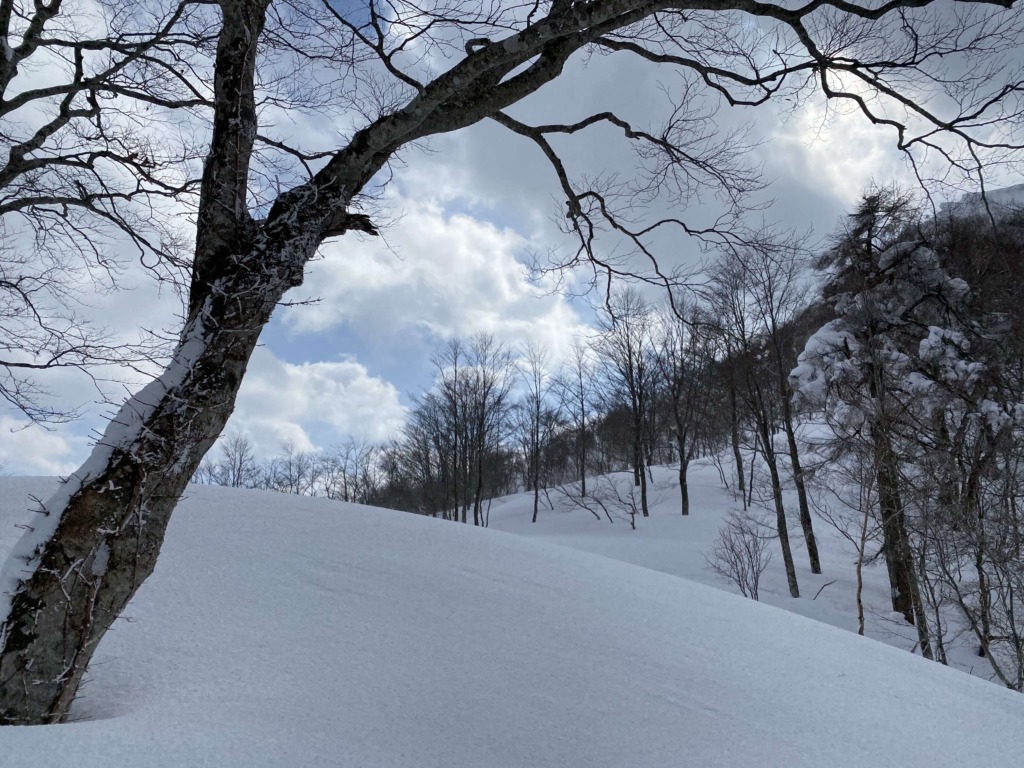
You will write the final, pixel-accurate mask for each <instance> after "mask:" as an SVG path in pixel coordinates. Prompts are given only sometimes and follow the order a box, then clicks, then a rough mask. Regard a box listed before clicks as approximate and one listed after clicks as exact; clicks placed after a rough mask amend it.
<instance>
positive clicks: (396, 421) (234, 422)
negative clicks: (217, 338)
mask: <svg viewBox="0 0 1024 768" xmlns="http://www.w3.org/2000/svg"><path fill="white" fill-rule="evenodd" d="M404 418H405V409H404V408H403V406H402V405H401V404H400V403H399V401H398V390H397V389H395V387H394V386H392V385H391V384H390V383H388V382H386V381H384V380H383V379H379V378H376V377H374V376H371V375H370V374H369V372H368V371H367V370H366V368H365V367H364V366H363V365H361V364H360V363H358V362H356V361H354V360H341V361H336V362H314V363H302V364H298V365H295V364H292V363H287V362H284V361H282V360H280V359H278V358H277V357H276V356H275V355H274V354H273V353H272V352H271V351H270V350H268V349H266V348H265V347H261V348H259V349H257V350H256V352H255V354H254V355H253V358H252V362H251V363H250V365H249V371H248V373H247V375H246V378H245V382H244V383H243V384H242V389H241V392H239V396H238V403H237V407H236V408H235V413H234V415H233V416H232V417H231V421H230V423H229V425H228V428H227V430H225V432H226V433H233V432H240V433H243V434H246V435H247V436H248V437H249V438H250V439H251V440H252V442H253V445H254V447H255V449H256V452H257V453H258V454H259V455H261V456H267V455H273V454H275V453H277V452H278V450H279V449H280V446H281V444H282V443H283V442H285V441H290V442H292V443H293V444H294V445H295V447H296V448H298V449H300V450H315V449H316V448H317V447H326V446H325V445H324V443H326V444H330V443H331V442H333V441H336V440H339V439H340V438H341V437H343V436H346V435H351V436H354V437H364V438H367V439H372V440H378V439H381V438H385V437H388V436H389V435H392V434H394V433H395V432H396V431H397V430H398V428H399V427H400V426H401V424H402V423H403V421H404Z"/></svg>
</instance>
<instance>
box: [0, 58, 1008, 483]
mask: <svg viewBox="0 0 1024 768" xmlns="http://www.w3.org/2000/svg"><path fill="white" fill-rule="evenodd" d="M672 87H673V81H672V79H671V77H670V76H669V75H668V74H667V73H662V72H659V71H658V70H656V69H654V68H653V67H652V66H651V65H644V64H639V63H637V62H635V61H633V60H631V59H628V58H625V57H623V56H621V55H613V56H605V57H594V58H592V59H590V60H589V61H587V62H583V61H582V60H573V61H572V62H571V63H570V65H569V66H568V67H567V69H566V73H565V74H564V75H563V77H562V78H561V79H559V80H558V81H556V82H555V83H553V84H551V85H549V86H547V87H545V88H543V89H542V90H541V91H539V92H538V93H537V94H535V95H534V96H532V97H530V98H529V99H528V100H527V101H526V102H524V103H522V104H521V105H517V106H516V107H515V109H514V110H511V111H512V112H513V113H514V115H515V116H516V117H519V118H521V119H534V120H544V121H545V122H551V121H555V120H566V121H571V120H578V119H580V118H582V117H585V116H586V115H588V114H591V113H592V112H594V111H600V110H604V109H608V108H614V109H616V110H617V111H621V112H622V113H624V114H627V115H629V117H630V118H631V119H632V120H634V121H635V122H636V124H637V125H638V126H643V127H647V126H648V125H651V126H653V125H656V124H657V122H658V120H659V119H660V118H661V117H663V116H664V114H665V112H666V109H667V108H668V103H667V101H666V98H665V94H664V91H665V90H666V89H667V90H671V88H672ZM715 121H716V125H717V126H718V130H721V131H723V132H725V131H727V130H729V129H730V128H735V127H738V126H741V125H744V124H748V125H749V126H750V128H751V131H752V135H753V136H754V137H755V138H756V139H757V140H758V141H761V142H763V143H761V144H760V145H759V146H758V147H756V148H755V149H753V150H752V151H751V153H750V160H751V162H752V163H753V164H754V165H760V166H761V167H762V168H763V175H764V177H765V179H766V180H768V181H769V182H770V184H769V186H768V187H767V189H766V191H765V193H764V194H763V195H762V198H763V199H764V200H768V199H769V198H771V199H772V200H773V201H774V202H773V204H772V206H771V207H770V209H768V210H767V212H765V213H764V214H762V215H763V216H764V217H765V218H766V219H768V220H769V221H772V222H778V223H779V224H781V225H782V226H786V227H795V228H798V229H801V230H807V229H809V230H811V231H812V232H813V236H814V237H816V238H824V237H825V236H827V235H828V233H829V232H830V231H832V230H833V229H834V228H835V226H836V225H837V223H838V222H839V220H840V218H841V216H842V215H843V213H844V211H846V210H849V208H850V207H851V206H852V205H853V204H854V203H855V202H856V200H857V198H858V196H859V194H860V193H861V192H862V191H863V189H864V188H865V186H866V185H867V184H868V183H870V182H871V181H873V180H874V181H877V182H879V183H887V182H889V181H892V180H902V181H906V180H907V179H908V177H907V169H906V166H905V163H904V161H903V159H902V158H901V156H900V155H899V153H898V152H897V151H896V148H895V138H894V135H893V133H892V132H891V131H887V130H885V129H879V128H876V127H874V126H872V125H870V124H869V123H868V121H867V120H866V119H864V118H863V117H861V116H859V115H842V114H834V113H826V111H825V109H824V106H823V104H822V102H821V101H820V100H813V99H812V100H809V101H807V102H804V103H802V104H800V105H798V106H796V107H793V106H791V105H790V104H780V105H768V106H766V107H760V108H757V109H739V108H737V109H729V108H722V110H721V111H720V112H719V113H718V115H717V116H716V118H715ZM285 130H289V131H291V132H292V135H291V136H289V138H293V139H302V138H303V136H304V135H308V136H309V137H310V140H311V141H312V142H314V143H315V140H316V138H317V135H316V131H317V130H320V129H319V128H318V127H317V126H315V125H310V124H307V123H306V122H304V121H294V122H293V123H292V124H291V126H290V128H286V129H285ZM559 148H560V150H562V151H563V152H564V155H565V157H566V160H567V162H568V163H569V164H570V166H571V168H572V169H573V170H574V171H575V172H577V173H591V174H595V173H600V172H604V171H608V170H609V169H611V170H616V169H623V168H626V167H627V166H628V165H629V163H630V162H631V161H630V157H631V155H630V151H629V148H628V146H626V144H625V142H624V141H623V140H622V139H621V136H620V135H616V134H615V133H613V132H611V131H608V130H605V129H601V128H597V129H594V130H591V131H587V132H585V133H582V134H579V135H577V136H575V137H574V138H573V139H572V141H571V142H563V143H561V144H560V145H559ZM393 171H394V180H393V183H392V184H390V185H389V187H388V188H387V190H386V192H385V194H384V197H383V198H382V199H381V200H380V201H378V207H379V208H380V209H381V211H382V214H383V216H382V219H381V222H380V223H381V224H382V235H381V237H378V238H370V237H364V236H361V235H352V234H350V235H347V236H345V237H344V238H340V239H335V240H332V241H328V242H327V243H326V244H325V245H324V247H323V249H322V258H320V259H319V260H317V261H315V262H313V263H311V264H310V265H309V267H308V269H307V277H306V281H305V284H304V285H303V286H301V287H300V288H297V289H295V290H294V291H293V292H292V293H291V294H289V296H288V297H286V299H287V301H288V302H293V303H295V305H294V306H284V307H281V308H280V309H279V310H278V311H277V312H276V313H275V316H274V318H273V320H272V322H271V324H270V326H269V327H268V328H267V329H266V331H265V332H264V335H263V337H262V339H261V346H260V347H259V348H258V349H257V350H256V352H255V354H254V356H253V359H252V362H251V365H250V368H249V372H248V375H247V377H246V380H245V382H244V384H243V386H242V390H241V392H240V395H239V398H238V403H237V407H236V411H235V414H234V416H233V417H232V419H231V421H230V422H229V424H228V427H227V430H226V431H225V434H245V435H247V436H249V438H250V439H251V440H252V442H253V444H254V446H255V448H256V451H257V453H258V454H259V455H261V456H264V457H266V456H269V455H273V454H274V453H276V452H277V451H278V450H279V449H280V447H281V446H282V444H283V443H284V442H285V441H289V442H291V443H292V444H293V445H294V446H295V447H297V448H299V449H301V450H326V449H329V447H330V446H331V445H332V444H336V443H339V442H341V441H343V440H344V439H345V438H346V437H348V436H352V437H357V438H366V439H372V440H377V439H383V438H386V437H388V436H391V435H394V434H395V433H396V432H397V430H398V429H399V428H400V427H401V424H402V421H403V417H404V414H405V412H406V409H407V408H408V406H409V404H410V396H411V395H414V394H416V393H417V392H419V391H422V389H423V388H424V387H426V386H429V383H430V380H431V374H432V363H431V355H432V354H433V353H435V352H437V351H438V350H439V349H440V347H441V346H442V345H443V344H444V343H445V341H447V340H448V339H451V338H453V337H456V336H460V337H467V336H470V335H472V334H474V333H477V332H481V331H482V332H487V333H491V334H493V335H494V336H495V337H496V338H497V339H498V340H500V341H503V342H505V343H507V344H509V345H511V346H514V345H516V344H520V343H522V342H524V341H527V340H533V341H537V342H540V343H542V344H544V345H545V346H546V347H547V348H548V349H550V350H551V352H552V354H553V355H554V357H555V358H556V359H557V357H558V355H559V354H560V353H561V352H563V351H564V350H566V349H567V348H568V346H569V344H570V343H571V340H572V339H573V337H574V336H577V335H579V334H580V333H585V332H586V331H587V328H588V326H589V325H590V323H591V322H592V317H593V311H592V309H591V307H590V303H589V302H588V300H587V299H586V298H578V297H571V296H569V295H566V294H564V293H559V292H558V291H557V285H556V284H555V282H554V281H553V280H550V279H548V280H541V281H531V279H530V277H529V270H528V269H527V267H526V265H527V264H528V263H530V261H531V259H532V258H533V257H534V256H536V254H543V253H547V252H548V251H550V250H552V249H555V250H558V249H561V250H564V249H567V248H571V247H572V243H571V242H569V241H568V240H567V239H566V238H565V236H564V235H562V234H561V233H560V232H559V230H558V227H557V226H556V221H555V220H556V219H557V217H558V216H559V215H560V214H561V212H562V211H564V203H562V202H559V200H558V190H557V188H556V179H555V177H554V174H553V173H552V171H551V168H550V166H548V165H547V163H546V161H545V160H544V158H543V157H542V156H541V155H540V153H539V152H538V151H537V150H536V148H535V147H534V146H533V145H532V144H530V143H529V142H527V141H526V140H524V139H522V138H520V137H517V136H514V135H512V134H511V133H509V132H508V131H507V130H505V129H504V128H502V127H500V126H498V125H497V124H495V123H487V122H485V123H481V124H478V125H476V126H473V127H471V128H468V129H464V130H461V131H458V132H455V133H451V134H447V135H443V136H439V137H435V138H433V139H431V140H430V141H429V144H427V145H426V146H424V147H418V148H413V149H410V150H407V151H405V152H404V153H403V154H402V156H401V163H399V164H396V165H395V166H394V168H393ZM1016 181H1017V180H1016V179H1012V178H1010V179H1007V180H1006V182H1007V183H1015V182H1016ZM654 205H655V206H656V207H657V206H658V205H660V204H659V203H657V202H656V203H655V204H654ZM691 214H692V215H693V216H695V217H697V218H699V217H700V216H701V215H702V211H701V210H700V209H697V210H695V211H692V212H691ZM660 245H661V246H662V248H663V258H664V259H665V263H666V264H671V263H679V264H684V265H685V264H690V265H693V264H696V263H697V262H698V260H699V258H700V257H699V254H698V253H697V251H696V249H695V247H694V244H693V243H690V242H686V241H685V240H679V241H664V242H662V243H660ZM566 279H567V281H568V283H569V285H570V286H572V285H573V282H574V280H576V279H577V278H576V277H574V276H573V275H567V276H566ZM124 283H125V284H126V285H127V286H129V287H130V289H129V290H124V291H121V292H118V293H116V294H113V295H107V296H90V297H87V299H86V302H87V305H88V307H87V309H88V312H89V313H92V314H93V315H94V316H95V317H97V318H99V319H100V321H101V322H102V323H103V324H104V325H106V326H108V327H110V328H111V329H112V330H113V331H115V332H116V333H118V334H120V335H121V336H122V337H123V338H126V339H132V338H134V337H135V336H136V335H137V332H138V328H140V327H143V328H147V329H173V328H174V324H175V319H176V317H177V316H178V313H179V312H180V300H179V299H178V298H177V297H176V296H175V295H174V293H173V292H172V291H169V290H167V289H166V288H164V289H163V290H158V286H156V285H155V283H154V281H153V280H152V279H151V277H149V276H148V275H147V274H146V273H144V272H142V271H141V270H138V269H135V268H134V267H131V266H129V269H128V272H127V274H126V277H125V280H124ZM102 373H103V375H104V376H106V377H108V378H109V379H110V381H105V382H103V383H102V384H101V385H99V387H97V386H96V385H95V384H94V383H93V382H90V381H89V380H88V379H87V378H85V377H83V376H81V375H76V374H73V373H68V372H60V373H57V374H54V375H49V374H48V375H46V376H45V377H42V378H41V379H40V380H41V382H42V383H43V384H44V385H46V386H48V387H49V388H50V389H51V390H52V391H53V393H54V396H55V400H54V402H55V403H58V404H60V405H61V406H63V407H67V406H69V405H73V406H78V407H81V409H82V412H83V418H81V419H79V420H77V421H75V422H73V423H71V424H67V425H61V426H59V427H55V428H52V427H51V428H45V427H42V426H38V425H29V426H26V425H25V423H24V420H23V419H21V418H20V417H19V416H18V414H16V413H15V412H13V411H12V410H11V409H9V408H8V409H6V410H4V408H3V407H0V430H3V432H2V434H3V437H2V439H0V464H2V465H3V471H4V472H6V473H10V474H61V473H67V472H69V471H72V470H73V469H74V468H75V467H76V466H77V465H78V464H79V463H81V462H82V461H83V460H84V458H85V456H86V455H87V452H88V450H89V447H90V444H91V438H92V437H94V436H95V435H96V434H98V432H99V431H100V430H101V429H102V425H103V422H104V419H105V417H107V416H109V415H110V413H112V411H113V410H114V409H115V404H117V403H119V401H120V400H121V399H123V397H124V394H125V393H126V392H127V391H129V390H130V389H131V388H133V387H137V386H139V385H140V383H141V382H142V379H141V378H140V377H139V376H138V375H137V374H134V373H131V372H125V371H106V372H102Z"/></svg>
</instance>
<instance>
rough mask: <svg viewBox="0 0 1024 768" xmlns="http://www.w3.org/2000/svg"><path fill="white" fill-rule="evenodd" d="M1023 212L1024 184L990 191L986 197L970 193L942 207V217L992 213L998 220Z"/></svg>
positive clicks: (977, 193)
mask: <svg viewBox="0 0 1024 768" xmlns="http://www.w3.org/2000/svg"><path fill="white" fill-rule="evenodd" d="M986 203H987V207H986ZM1021 210H1024V184H1015V185H1014V186H1012V187H1004V188H1003V189H993V190H989V191H987V192H986V193H985V195H984V197H982V194H981V193H980V192H968V193H966V194H964V195H963V196H961V198H960V199H959V200H957V201H956V202H952V203H943V204H942V205H941V206H940V211H941V213H942V215H953V216H975V215H985V214H987V213H988V212H989V211H991V213H992V215H993V216H996V217H997V218H998V217H1000V216H1005V215H1008V214H1011V213H1016V212H1019V211H1021Z"/></svg>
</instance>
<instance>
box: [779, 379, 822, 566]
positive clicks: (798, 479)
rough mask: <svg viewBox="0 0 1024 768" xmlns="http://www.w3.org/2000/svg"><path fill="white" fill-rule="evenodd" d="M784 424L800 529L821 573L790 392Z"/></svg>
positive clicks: (784, 403)
mask: <svg viewBox="0 0 1024 768" xmlns="http://www.w3.org/2000/svg"><path fill="white" fill-rule="evenodd" d="M782 424H783V427H784V429H785V431H786V442H787V443H788V445H789V458H790V463H791V465H792V467H793V484H794V485H796V497H797V501H798V503H799V506H800V527H801V528H803V531H804V541H805V542H806V544H807V558H808V560H809V561H810V564H811V573H821V560H820V558H819V557H818V541H817V539H815V537H814V523H813V522H812V521H811V507H810V505H809V504H808V503H807V488H806V485H805V483H804V470H803V466H801V464H800V450H799V448H798V446H797V442H796V430H795V429H794V428H793V409H792V408H791V407H790V405H789V399H788V392H785V391H784V392H783V397H782Z"/></svg>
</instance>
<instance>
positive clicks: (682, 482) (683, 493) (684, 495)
mask: <svg viewBox="0 0 1024 768" xmlns="http://www.w3.org/2000/svg"><path fill="white" fill-rule="evenodd" d="M689 466H690V460H689V459H688V458H687V457H686V454H685V453H682V452H680V459H679V498H680V505H681V509H682V512H683V516H684V517H685V516H686V515H688V514H690V489H689V487H688V486H687V484H686V470H687V468H688V467H689Z"/></svg>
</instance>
